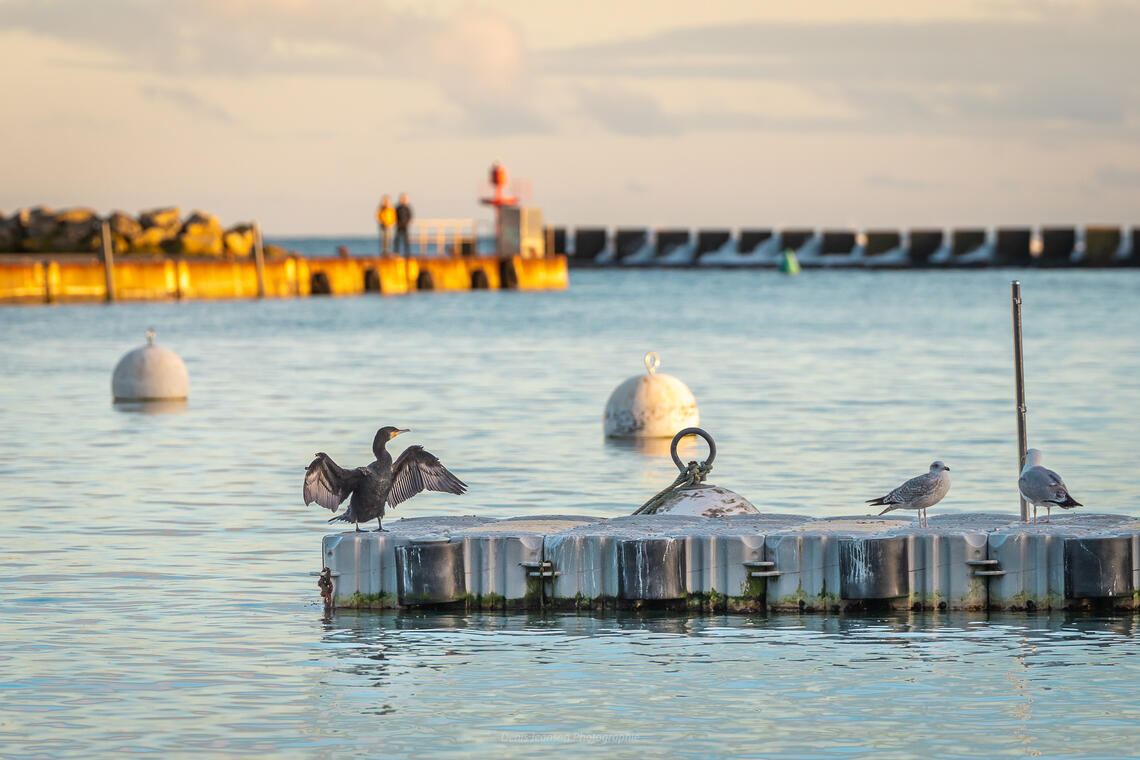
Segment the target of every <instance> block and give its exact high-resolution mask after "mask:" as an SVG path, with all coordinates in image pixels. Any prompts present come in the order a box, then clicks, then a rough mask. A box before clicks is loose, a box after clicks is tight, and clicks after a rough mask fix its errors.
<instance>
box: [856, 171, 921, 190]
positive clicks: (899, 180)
mask: <svg viewBox="0 0 1140 760" xmlns="http://www.w3.org/2000/svg"><path fill="white" fill-rule="evenodd" d="M864 184H865V185H867V187H873V188H877V189H882V190H908V191H909V190H929V189H930V188H932V187H934V185H933V184H932V183H930V182H924V181H922V180H917V179H911V178H908V177H897V176H895V175H892V174H872V175H870V176H868V177H867V178H866V180H864Z"/></svg>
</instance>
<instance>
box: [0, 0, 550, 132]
mask: <svg viewBox="0 0 1140 760" xmlns="http://www.w3.org/2000/svg"><path fill="white" fill-rule="evenodd" d="M0 30H22V31H26V32H31V33H34V34H38V35H44V36H47V37H50V38H54V39H57V40H62V41H65V42H70V43H73V44H77V45H80V46H83V47H85V48H87V49H89V50H93V51H98V52H99V53H101V54H110V55H111V56H112V60H113V63H112V64H106V63H104V62H102V60H100V61H99V62H93V63H91V64H90V65H93V66H98V65H104V66H106V65H113V66H115V67H117V68H122V69H127V70H134V71H140V72H145V73H147V74H150V75H155V76H159V77H163V78H165V79H166V80H167V81H168V82H183V81H186V80H192V79H198V78H200V77H202V76H215V77H229V78H249V77H264V76H290V75H303V76H329V77H366V78H371V79H375V80H378V81H381V80H385V79H398V80H405V81H407V80H410V81H413V82H416V81H420V82H426V83H427V84H429V85H430V86H433V87H435V88H437V89H438V91H439V92H440V94H441V95H442V96H443V97H444V98H445V99H446V100H447V102H448V103H449V104H450V105H451V106H453V107H456V108H458V109H460V110H461V112H462V113H461V115H460V118H459V119H458V121H457V123H458V125H460V126H462V128H465V129H468V130H473V131H476V132H478V133H519V132H532V131H544V130H546V129H548V128H549V124H548V122H547V120H546V119H544V118H543V117H542V116H541V114H540V112H539V111H538V109H537V108H535V107H534V105H533V102H534V93H535V92H536V91H537V89H538V88H537V87H535V85H534V82H533V80H532V77H531V69H532V66H531V63H530V53H529V51H528V49H527V48H526V46H525V44H524V43H523V40H522V36H521V33H520V32H519V30H518V29H517V28H516V27H515V26H514V25H513V24H512V23H511V22H509V21H508V20H507V19H506V18H505V17H503V16H501V15H499V14H497V13H495V12H494V11H491V10H486V9H480V8H477V7H475V6H473V5H472V6H465V7H462V8H460V9H459V10H458V11H456V12H455V13H453V14H452V15H451V16H450V17H448V18H447V19H442V20H441V19H436V18H431V17H428V16H425V15H421V14H419V13H417V12H414V11H397V10H392V9H390V8H388V7H386V6H385V5H382V4H380V3H376V2H356V1H353V0H162V2H153V1H152V0H101V1H100V2H98V3H94V2H90V1H89V0H9V1H8V2H6V3H2V4H0ZM172 89H176V88H172ZM156 94H157V93H151V95H152V96H154V95H156ZM166 95H167V97H166V99H167V100H173V99H172V98H171V97H169V96H170V95H171V92H167V93H166ZM159 97H162V96H161V95H160V96H159ZM181 105H183V106H184V107H188V108H195V107H196V105H197V104H190V103H189V102H187V101H186V99H185V98H182V102H181ZM440 123H441V124H442V125H446V122H442V121H441V122H440Z"/></svg>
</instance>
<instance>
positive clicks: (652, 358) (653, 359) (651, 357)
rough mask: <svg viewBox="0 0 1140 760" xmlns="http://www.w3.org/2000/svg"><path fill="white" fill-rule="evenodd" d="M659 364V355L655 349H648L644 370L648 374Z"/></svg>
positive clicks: (656, 368) (654, 370) (655, 369)
mask: <svg viewBox="0 0 1140 760" xmlns="http://www.w3.org/2000/svg"><path fill="white" fill-rule="evenodd" d="M660 366H661V357H660V356H658V355H657V352H656V351H650V352H649V353H647V354H646V355H645V371H646V372H648V373H649V374H651V375H652V374H653V373H655V372H656V371H657V370H658V368H659V367H660Z"/></svg>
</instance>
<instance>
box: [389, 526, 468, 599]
mask: <svg viewBox="0 0 1140 760" xmlns="http://www.w3.org/2000/svg"><path fill="white" fill-rule="evenodd" d="M396 594H397V596H398V597H399V601H400V605H401V606H404V607H415V606H419V605H425V604H426V605H433V604H451V603H453V602H459V601H464V600H466V598H467V583H466V572H465V568H464V562H463V541H451V540H449V539H447V538H442V537H441V538H416V539H411V540H410V541H409V542H408V543H406V544H402V545H400V546H398V547H396Z"/></svg>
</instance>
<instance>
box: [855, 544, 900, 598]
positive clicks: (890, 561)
mask: <svg viewBox="0 0 1140 760" xmlns="http://www.w3.org/2000/svg"><path fill="white" fill-rule="evenodd" d="M908 549H909V542H908V541H907V539H906V537H905V536H873V537H872V536H855V537H850V538H840V539H839V544H838V551H839V578H840V581H839V597H840V599H841V600H842V601H844V602H867V601H875V600H884V599H887V600H890V599H899V598H904V599H905V598H906V597H908V596H909V594H910V561H909V556H910V555H909V551H908Z"/></svg>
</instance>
